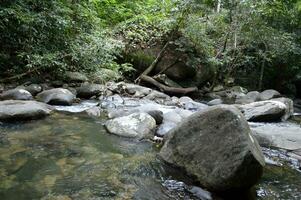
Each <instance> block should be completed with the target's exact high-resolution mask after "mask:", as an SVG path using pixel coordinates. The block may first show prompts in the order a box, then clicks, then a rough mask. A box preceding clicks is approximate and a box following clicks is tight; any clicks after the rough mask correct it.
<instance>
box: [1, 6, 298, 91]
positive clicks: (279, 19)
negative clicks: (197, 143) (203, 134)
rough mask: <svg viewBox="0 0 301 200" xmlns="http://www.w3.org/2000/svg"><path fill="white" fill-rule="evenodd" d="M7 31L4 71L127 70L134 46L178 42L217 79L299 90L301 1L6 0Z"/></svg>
mask: <svg viewBox="0 0 301 200" xmlns="http://www.w3.org/2000/svg"><path fill="white" fill-rule="evenodd" d="M0 31H1V35H0V45H1V49H0V71H1V73H0V77H3V78H4V77H10V76H12V75H15V74H22V73H31V74H32V75H34V74H36V75H37V74H41V73H47V74H53V75H59V74H61V73H63V72H65V71H82V72H85V73H94V72H96V71H98V70H100V69H102V68H107V69H111V70H114V71H116V72H118V73H120V74H121V75H128V74H129V73H131V72H133V70H134V69H135V67H136V66H135V64H134V63H131V60H127V59H126V57H127V56H128V54H129V52H133V51H136V50H139V49H146V48H151V47H153V46H161V47H162V46H163V45H164V44H165V43H166V42H171V43H173V45H175V46H176V49H177V50H178V51H179V52H183V53H185V54H187V55H189V59H188V60H187V62H188V64H189V65H191V66H198V65H202V66H205V67H206V68H208V69H210V71H212V76H211V77H210V80H209V82H210V84H211V85H214V84H216V83H220V82H223V83H224V82H227V80H229V78H232V77H234V78H235V80H237V81H238V82H239V83H243V84H245V85H249V86H250V87H256V88H259V89H262V88H268V87H272V86H273V87H277V88H278V89H279V88H280V89H282V90H292V92H293V90H294V88H293V87H292V83H293V82H294V81H295V80H296V79H298V78H299V79H301V73H300V69H301V59H300V54H301V46H300V44H301V1H300V0H204V1H198V0H143V1H141V0H52V1H48V0H2V1H1V2H0ZM141 59H143V56H141ZM298 73H299V74H298ZM254 80H256V84H254Z"/></svg>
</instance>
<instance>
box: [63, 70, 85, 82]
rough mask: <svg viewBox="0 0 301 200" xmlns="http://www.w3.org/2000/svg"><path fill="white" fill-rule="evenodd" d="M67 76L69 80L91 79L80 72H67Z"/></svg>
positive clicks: (82, 80) (81, 80)
mask: <svg viewBox="0 0 301 200" xmlns="http://www.w3.org/2000/svg"><path fill="white" fill-rule="evenodd" d="M65 77H66V80H67V81H68V82H77V83H81V82H86V81H88V80H89V79H88V78H87V76H86V75H85V74H83V73H80V72H66V74H65Z"/></svg>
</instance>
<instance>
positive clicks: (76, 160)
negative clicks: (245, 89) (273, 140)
mask: <svg viewBox="0 0 301 200" xmlns="http://www.w3.org/2000/svg"><path fill="white" fill-rule="evenodd" d="M104 120H105V119H104V118H103V119H99V118H98V119H96V118H91V117H88V116H85V115H83V114H63V113H55V114H53V115H52V116H50V117H48V118H45V119H43V120H38V121H32V122H27V123H17V124H1V125H0V199H1V200H34V199H43V200H48V199H49V200H50V199H51V200H52V199H53V200H71V199H72V200H97V199H145V200H147V199H157V200H165V199H198V198H197V197H194V196H193V194H191V193H189V192H187V191H186V189H185V188H186V186H185V185H184V184H183V183H181V182H177V181H171V180H173V179H176V178H175V176H174V175H173V174H172V173H170V172H168V171H166V169H164V167H163V165H162V163H160V161H158V160H157V159H156V153H157V152H158V151H159V148H158V147H157V145H156V144H152V143H150V142H148V141H133V140H132V139H126V138H121V137H117V136H114V135H110V134H108V133H107V132H106V130H105V129H104V127H103V123H104ZM273 152H274V153H275V152H276V153H275V154H277V152H278V151H272V150H269V149H265V154H267V155H268V154H271V155H270V156H271V157H272V158H274V157H277V158H279V159H278V161H279V163H281V165H282V166H279V165H268V166H267V167H266V169H265V172H264V175H263V178H262V180H261V182H260V183H259V184H258V185H257V186H256V187H255V189H256V191H257V197H256V198H255V199H268V200H272V199H283V200H293V199H296V200H300V199H301V172H300V171H298V169H297V168H295V169H294V167H292V166H291V163H290V160H289V159H284V158H282V157H281V156H279V155H277V156H275V155H274V154H272V153H273ZM280 153H281V152H280Z"/></svg>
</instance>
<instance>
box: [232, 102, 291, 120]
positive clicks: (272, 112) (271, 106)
mask: <svg viewBox="0 0 301 200" xmlns="http://www.w3.org/2000/svg"><path fill="white" fill-rule="evenodd" d="M237 107H238V108H239V109H240V110H241V112H242V113H243V114H244V116H245V118H246V119H247V120H248V121H252V122H271V121H280V120H281V119H282V118H283V117H284V116H285V115H286V110H287V108H286V105H285V104H284V103H281V102H279V101H259V102H254V103H250V104H245V105H241V106H237Z"/></svg>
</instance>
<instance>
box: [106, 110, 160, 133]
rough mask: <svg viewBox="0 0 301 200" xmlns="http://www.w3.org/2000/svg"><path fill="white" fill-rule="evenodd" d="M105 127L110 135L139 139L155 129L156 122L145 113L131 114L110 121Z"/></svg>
mask: <svg viewBox="0 0 301 200" xmlns="http://www.w3.org/2000/svg"><path fill="white" fill-rule="evenodd" d="M105 126H106V128H107V130H108V131H109V132H110V133H112V134H115V135H119V136H123V137H130V138H139V139H141V138H144V137H146V136H147V135H149V134H150V133H151V132H152V130H153V129H155V128H156V120H155V119H154V118H153V117H152V116H150V115H149V114H147V113H133V114H131V115H128V116H124V117H118V118H115V119H111V120H109V121H107V122H106V124H105Z"/></svg>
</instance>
